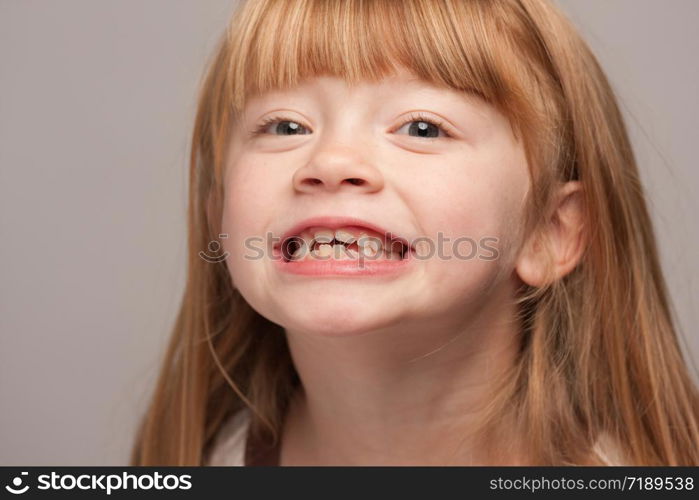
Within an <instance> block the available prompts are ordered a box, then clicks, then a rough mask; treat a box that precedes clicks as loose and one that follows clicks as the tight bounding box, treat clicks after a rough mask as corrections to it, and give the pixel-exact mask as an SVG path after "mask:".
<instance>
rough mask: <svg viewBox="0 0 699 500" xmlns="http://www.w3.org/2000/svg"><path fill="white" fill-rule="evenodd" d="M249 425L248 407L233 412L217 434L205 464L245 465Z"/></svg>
mask: <svg viewBox="0 0 699 500" xmlns="http://www.w3.org/2000/svg"><path fill="white" fill-rule="evenodd" d="M249 425H250V414H249V410H248V409H247V408H243V409H242V410H238V412H236V413H235V414H233V415H232V416H231V417H230V418H229V419H228V420H227V421H226V422H224V424H223V425H222V426H221V428H220V429H219V431H218V433H217V434H216V437H215V439H214V442H213V445H212V446H211V450H210V451H209V453H208V455H207V456H206V457H205V459H204V465H218V466H244V465H245V444H246V440H247V435H248V426H249Z"/></svg>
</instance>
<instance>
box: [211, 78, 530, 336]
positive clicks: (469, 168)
mask: <svg viewBox="0 0 699 500" xmlns="http://www.w3.org/2000/svg"><path fill="white" fill-rule="evenodd" d="M270 119H273V120H274V121H269V120H270ZM255 131H257V133H255ZM228 154H229V156H228V164H227V165H226V173H225V179H224V184H225V185H224V189H225V193H226V195H225V202H224V209H223V219H222V232H223V233H225V234H227V235H228V237H227V238H226V239H223V241H222V244H223V246H224V249H225V251H227V252H228V253H229V257H228V259H227V265H228V269H229V270H230V272H231V275H232V278H233V282H234V285H235V287H236V288H238V290H239V291H240V293H241V294H242V295H243V297H244V298H245V299H246V300H247V301H248V302H249V303H250V305H251V306H252V307H253V308H254V309H255V310H256V311H257V312H259V313H260V314H262V315H263V316H265V317H266V318H268V319H269V320H271V321H273V322H275V323H277V324H279V325H281V326H283V327H285V328H286V329H291V330H294V331H303V332H308V333H311V334H316V335H327V336H332V335H353V334H360V333H365V332H368V331H372V330H376V329H379V328H387V327H391V326H399V325H406V324H409V323H410V322H412V321H415V320H418V319H420V320H431V319H434V320H435V321H437V320H438V319H439V320H442V319H448V320H449V321H452V322H458V323H463V324H467V322H468V320H469V318H470V317H475V316H476V314H477V313H478V311H479V310H480V309H481V308H482V307H483V305H484V304H486V303H488V302H489V299H494V298H496V297H503V295H502V290H503V289H504V288H503V287H512V286H513V285H514V279H515V277H514V273H513V270H514V265H515V260H516V252H517V250H518V249H519V246H520V243H521V242H520V236H519V233H518V228H519V227H520V223H521V222H522V220H523V216H524V213H523V206H524V200H525V197H526V194H527V191H528V189H529V175H528V170H527V165H526V159H525V156H524V151H523V148H522V146H521V144H520V143H518V142H516V141H515V139H514V137H513V135H512V131H511V128H510V126H509V123H508V121H507V120H506V118H505V117H504V116H503V115H501V114H500V113H499V112H497V111H496V110H495V108H493V107H491V106H490V105H488V104H486V103H485V102H484V101H482V100H480V99H478V98H477V97H473V96H470V95H466V94H463V93H460V92H457V91H454V90H450V89H445V88H440V87H435V86H433V85H431V84H428V83H425V82H423V81H420V80H418V79H417V78H415V77H414V76H413V75H412V74H411V73H409V72H408V71H405V70H401V71H399V72H397V73H396V74H394V75H393V76H391V77H388V78H385V79H384V80H382V81H380V82H378V83H369V82H363V83H362V84H361V85H359V86H356V87H354V88H350V87H348V86H347V85H346V84H345V82H344V80H342V79H339V78H334V77H328V76H322V77H317V78H314V79H311V80H308V81H305V82H303V84H302V85H300V86H298V87H296V88H293V89H291V90H284V91H272V92H268V93H265V94H262V95H258V96H255V97H254V98H253V99H251V100H250V101H249V102H248V104H247V106H246V108H245V110H244V112H243V114H242V116H241V117H240V119H239V120H238V121H236V123H235V124H234V128H233V131H232V136H231V141H230V149H229V152H228ZM324 216H328V217H352V218H356V219H360V222H357V223H354V224H348V223H346V222H342V221H333V220H332V219H328V220H326V221H322V222H320V223H318V221H310V222H309V223H308V224H306V223H304V221H306V220H307V219H310V218H316V217H324ZM361 221H364V223H366V227H364V226H363V225H362V224H363V223H362V222H361ZM299 224H301V225H300V226H299ZM309 224H310V226H311V227H310V229H309V228H307V229H306V231H303V228H304V227H306V226H308V225H309ZM326 226H328V227H326ZM323 227H326V229H330V230H332V232H333V233H334V232H335V231H336V230H337V229H340V228H342V227H345V228H346V229H348V231H347V232H349V233H351V234H352V235H353V236H354V237H355V239H356V238H358V237H360V236H361V233H362V232H364V233H366V235H367V236H370V237H371V236H376V235H377V233H376V232H373V231H372V230H371V229H369V228H370V227H371V228H373V229H374V230H376V229H383V230H385V231H389V232H390V233H392V235H394V236H397V237H400V238H402V239H404V240H405V241H407V242H408V243H411V244H413V248H412V250H411V252H410V253H409V254H408V255H407V259H406V260H404V261H398V260H395V259H396V258H400V256H399V255H398V256H397V255H393V256H392V257H393V259H394V260H390V259H388V257H387V258H386V259H387V260H388V262H386V261H385V260H384V261H383V262H380V261H379V260H377V259H376V257H372V253H373V251H372V249H369V250H367V249H366V247H364V248H363V250H364V251H365V252H367V256H368V257H367V259H366V261H365V263H364V271H361V272H352V271H353V270H354V271H357V270H358V269H359V266H360V262H359V261H358V260H347V261H343V262H341V264H342V265H343V266H344V268H343V269H344V274H343V273H342V272H340V271H338V269H339V266H336V264H338V262H336V261H333V260H331V259H334V257H333V256H330V257H326V256H324V254H323V251H320V253H319V254H318V255H320V256H321V259H322V265H323V266H325V267H324V268H323V269H325V271H322V270H321V271H319V270H318V267H316V268H315V269H312V270H310V271H309V266H308V265H307V264H308V262H306V266H305V267H304V265H303V263H299V262H296V263H287V262H284V261H280V260H279V258H278V251H277V250H275V249H274V246H275V243H276V244H277V245H278V244H279V240H278V239H277V240H276V241H275V240H274V238H281V237H282V236H283V235H285V234H287V233H288V232H289V231H291V230H292V229H294V231H292V233H291V234H293V235H299V234H301V236H303V237H305V238H306V239H309V238H311V239H312V238H313V234H315V233H316V232H317V230H321V229H323ZM418 238H419V240H418ZM309 243H311V244H312V241H309ZM382 243H383V242H382ZM370 246H371V245H370ZM351 248H357V249H359V247H358V246H353V247H351ZM331 249H332V247H331ZM325 250H327V248H326V249H325ZM343 250H344V249H343ZM373 250H375V247H374V248H373ZM332 251H333V252H336V251H338V249H332ZM333 255H334V254H333ZM338 255H342V257H344V258H347V259H351V258H352V257H353V256H354V255H355V254H353V253H351V252H347V251H341V252H340V253H339V254H338ZM306 258H314V257H313V256H307V257H306ZM369 258H373V260H370V259H369ZM316 264H317V262H316ZM372 264H373V265H374V266H373V267H372ZM294 266H295V267H294ZM293 269H297V270H298V269H301V271H298V272H291V271H292V270H293ZM304 269H305V270H306V273H304V272H303V270H304ZM371 269H373V270H378V271H379V272H377V273H374V274H372V273H370V272H369V271H367V270H371ZM309 273H310V274H309ZM498 294H500V295H498ZM492 302H494V301H493V300H490V303H492ZM503 305H504V304H503Z"/></svg>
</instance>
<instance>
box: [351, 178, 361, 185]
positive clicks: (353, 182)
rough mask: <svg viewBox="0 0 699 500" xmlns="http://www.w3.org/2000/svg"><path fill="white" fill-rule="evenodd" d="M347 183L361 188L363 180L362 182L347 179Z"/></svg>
mask: <svg viewBox="0 0 699 500" xmlns="http://www.w3.org/2000/svg"><path fill="white" fill-rule="evenodd" d="M347 182H349V183H350V184H354V185H355V186H361V185H362V184H364V180H362V179H354V178H352V179H347Z"/></svg>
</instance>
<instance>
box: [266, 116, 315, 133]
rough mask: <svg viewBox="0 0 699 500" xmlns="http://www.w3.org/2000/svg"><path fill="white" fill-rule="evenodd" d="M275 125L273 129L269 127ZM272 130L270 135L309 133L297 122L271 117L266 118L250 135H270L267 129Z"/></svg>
mask: <svg viewBox="0 0 699 500" xmlns="http://www.w3.org/2000/svg"><path fill="white" fill-rule="evenodd" d="M271 125H275V126H274V127H270V126H271ZM270 128H272V130H273V132H271V135H306V134H310V131H309V130H308V129H307V128H306V127H304V126H303V125H301V124H300V123H298V122H295V121H293V120H287V119H285V118H283V117H278V116H272V117H270V118H267V119H266V120H265V121H264V122H263V123H262V124H260V126H259V127H257V128H256V129H255V130H254V131H253V133H252V135H254V136H256V135H264V134H270V132H268V129H270Z"/></svg>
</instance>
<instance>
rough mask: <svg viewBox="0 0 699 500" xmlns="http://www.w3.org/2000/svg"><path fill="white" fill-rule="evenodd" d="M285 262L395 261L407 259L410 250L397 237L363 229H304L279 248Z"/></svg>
mask: <svg viewBox="0 0 699 500" xmlns="http://www.w3.org/2000/svg"><path fill="white" fill-rule="evenodd" d="M279 248H280V249H281V255H282V258H283V260H284V262H301V261H312V260H325V261H327V260H374V261H381V260H394V261H400V260H405V259H406V258H408V256H409V254H410V251H411V247H410V246H409V245H408V243H407V242H406V241H405V240H403V239H402V238H399V237H394V236H392V235H390V234H389V233H386V234H381V233H379V232H377V231H375V230H373V229H370V228H367V227H363V226H343V227H339V228H335V229H331V228H328V227H323V226H313V227H307V228H305V229H303V230H301V231H300V232H298V233H297V234H292V235H291V236H288V237H286V238H285V239H284V240H283V241H282V242H281V244H280V245H279Z"/></svg>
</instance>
